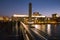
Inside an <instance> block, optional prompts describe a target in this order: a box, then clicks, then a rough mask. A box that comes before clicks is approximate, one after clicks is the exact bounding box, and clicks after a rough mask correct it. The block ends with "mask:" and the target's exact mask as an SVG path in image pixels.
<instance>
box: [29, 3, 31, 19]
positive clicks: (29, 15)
mask: <svg viewBox="0 0 60 40" xmlns="http://www.w3.org/2000/svg"><path fill="white" fill-rule="evenodd" d="M31 17H32V3H29V18H31Z"/></svg>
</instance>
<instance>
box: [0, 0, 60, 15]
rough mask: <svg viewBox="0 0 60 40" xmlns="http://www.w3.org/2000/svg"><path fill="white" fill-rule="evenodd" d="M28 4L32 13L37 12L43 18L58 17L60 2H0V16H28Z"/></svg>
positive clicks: (7, 0)
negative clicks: (43, 16) (56, 15)
mask: <svg viewBox="0 0 60 40" xmlns="http://www.w3.org/2000/svg"><path fill="white" fill-rule="evenodd" d="M30 2H31V3H32V13H33V12H39V13H40V14H42V15H45V16H51V14H54V13H57V14H58V15H59V16H60V5H59V4H60V0H0V16H12V15H13V14H28V13H29V10H28V9H29V8H28V7H29V6H28V4H29V3H30Z"/></svg>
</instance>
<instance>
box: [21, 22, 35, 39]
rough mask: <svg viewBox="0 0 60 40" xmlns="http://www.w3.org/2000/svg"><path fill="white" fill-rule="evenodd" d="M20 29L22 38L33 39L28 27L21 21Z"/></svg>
mask: <svg viewBox="0 0 60 40" xmlns="http://www.w3.org/2000/svg"><path fill="white" fill-rule="evenodd" d="M21 30H22V33H23V37H24V40H34V37H33V36H32V34H31V33H30V31H29V27H28V26H27V25H25V24H24V23H23V22H21Z"/></svg>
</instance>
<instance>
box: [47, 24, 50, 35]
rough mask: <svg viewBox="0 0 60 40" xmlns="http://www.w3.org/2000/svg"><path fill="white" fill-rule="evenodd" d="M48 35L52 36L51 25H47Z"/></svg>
mask: <svg viewBox="0 0 60 40" xmlns="http://www.w3.org/2000/svg"><path fill="white" fill-rule="evenodd" d="M47 34H49V35H51V25H50V24H47Z"/></svg>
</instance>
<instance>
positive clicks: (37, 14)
mask: <svg viewBox="0 0 60 40" xmlns="http://www.w3.org/2000/svg"><path fill="white" fill-rule="evenodd" d="M33 15H34V16H41V14H39V12H34V13H33Z"/></svg>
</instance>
